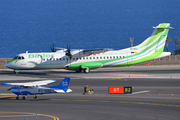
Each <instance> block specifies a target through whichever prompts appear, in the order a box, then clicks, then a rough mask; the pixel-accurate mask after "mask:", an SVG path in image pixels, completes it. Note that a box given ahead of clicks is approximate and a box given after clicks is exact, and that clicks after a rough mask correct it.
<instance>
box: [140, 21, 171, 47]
mask: <svg viewBox="0 0 180 120" xmlns="http://www.w3.org/2000/svg"><path fill="white" fill-rule="evenodd" d="M167 25H168V23H162V24H161V25H160V27H167ZM169 26H170V24H169ZM169 26H168V27H169ZM163 31H164V29H158V30H157V32H156V33H155V34H154V36H153V37H152V38H151V40H150V41H148V42H147V43H146V44H145V45H143V46H142V47H140V48H143V47H145V46H147V45H149V44H151V43H152V42H153V41H154V40H156V39H157V38H158V37H159V36H160V35H161V34H162V32H163Z"/></svg>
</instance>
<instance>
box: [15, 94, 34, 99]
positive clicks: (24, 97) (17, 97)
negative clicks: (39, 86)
mask: <svg viewBox="0 0 180 120" xmlns="http://www.w3.org/2000/svg"><path fill="white" fill-rule="evenodd" d="M26 98H27V96H23V97H22V100H26ZM34 99H37V96H36V95H34ZM16 100H19V95H17V96H16Z"/></svg>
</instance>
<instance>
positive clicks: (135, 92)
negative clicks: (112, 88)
mask: <svg viewBox="0 0 180 120" xmlns="http://www.w3.org/2000/svg"><path fill="white" fill-rule="evenodd" d="M146 92H150V91H149V90H145V91H139V92H133V93H132V94H129V95H134V94H140V93H146Z"/></svg>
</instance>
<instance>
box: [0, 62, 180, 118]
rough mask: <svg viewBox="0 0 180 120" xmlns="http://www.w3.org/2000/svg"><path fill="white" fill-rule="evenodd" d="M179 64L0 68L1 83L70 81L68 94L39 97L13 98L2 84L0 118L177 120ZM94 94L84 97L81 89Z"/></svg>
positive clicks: (179, 89) (179, 92) (179, 103)
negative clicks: (120, 90) (115, 89)
mask: <svg viewBox="0 0 180 120" xmlns="http://www.w3.org/2000/svg"><path fill="white" fill-rule="evenodd" d="M179 73H180V66H179V65H175V66H131V67H123V68H104V69H103V68H101V69H97V70H92V71H91V73H89V74H84V73H75V72H73V71H65V70H34V71H20V73H19V74H17V75H16V74H13V71H12V70H9V69H4V70H0V83H5V82H7V83H8V82H29V81H38V80H46V79H55V80H57V82H55V83H52V84H49V86H53V85H58V84H59V83H60V82H61V81H62V80H63V78H64V77H71V81H70V85H69V88H71V89H72V90H73V92H72V93H65V94H48V95H39V96H38V99H37V100H34V99H33V97H32V96H28V98H27V99H26V100H21V99H20V100H15V97H16V96H15V95H14V94H12V93H11V91H7V89H9V88H10V86H2V85H0V120H1V119H2V120H6V119H7V120H24V119H26V120H77V119H78V120H83V119H86V120H92V119H93V120H108V119H113V120H120V119H126V120H145V119H146V120H179V119H180V114H179V111H180V79H179V78H180V74H179ZM85 85H89V86H90V89H94V94H92V95H83V92H84V86H85ZM109 86H132V87H133V91H132V94H108V87H109Z"/></svg>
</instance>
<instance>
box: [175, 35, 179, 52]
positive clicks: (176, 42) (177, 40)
mask: <svg viewBox="0 0 180 120" xmlns="http://www.w3.org/2000/svg"><path fill="white" fill-rule="evenodd" d="M174 43H175V45H176V50H177V44H178V43H179V39H178V38H176V39H174Z"/></svg>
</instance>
